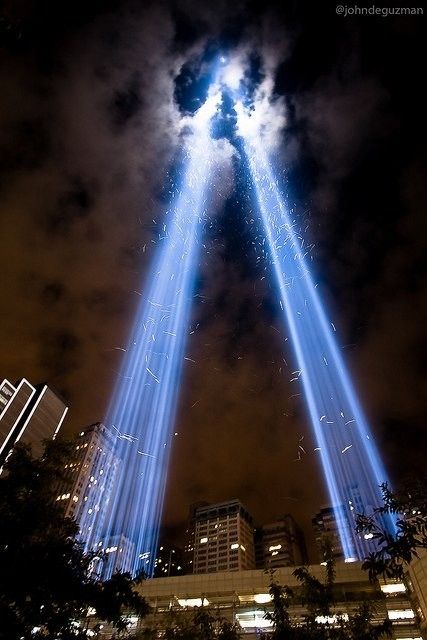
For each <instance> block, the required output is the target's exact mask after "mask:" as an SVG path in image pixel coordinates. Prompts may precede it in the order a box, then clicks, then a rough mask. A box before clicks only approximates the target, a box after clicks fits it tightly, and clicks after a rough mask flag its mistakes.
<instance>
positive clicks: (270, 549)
mask: <svg viewBox="0 0 427 640" xmlns="http://www.w3.org/2000/svg"><path fill="white" fill-rule="evenodd" d="M281 548H282V545H281V544H273V545H272V546H271V547H269V548H268V550H269V551H277V550H278V549H281Z"/></svg>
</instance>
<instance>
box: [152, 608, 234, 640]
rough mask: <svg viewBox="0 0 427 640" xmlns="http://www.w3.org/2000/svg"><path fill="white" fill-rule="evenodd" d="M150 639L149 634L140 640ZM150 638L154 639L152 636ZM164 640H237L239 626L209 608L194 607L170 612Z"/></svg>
mask: <svg viewBox="0 0 427 640" xmlns="http://www.w3.org/2000/svg"><path fill="white" fill-rule="evenodd" d="M144 637H146V638H150V637H151V636H150V635H149V632H148V633H147V635H146V636H144V635H141V639H142V638H144ZM152 637H156V636H155V635H153V636H152ZM163 637H164V640H239V638H240V632H239V626H238V625H236V624H234V623H232V622H229V621H228V620H226V619H225V618H223V617H222V616H219V615H217V614H215V612H214V611H212V610H211V609H210V608H209V607H195V608H194V610H193V612H192V613H191V615H190V616H189V615H188V614H187V612H185V611H180V612H176V611H174V612H172V613H171V616H170V620H169V624H168V625H167V627H166V629H165V632H164V636H163Z"/></svg>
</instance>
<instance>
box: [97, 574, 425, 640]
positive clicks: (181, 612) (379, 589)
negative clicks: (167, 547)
mask: <svg viewBox="0 0 427 640" xmlns="http://www.w3.org/2000/svg"><path fill="white" fill-rule="evenodd" d="M309 570H310V573H311V574H312V575H313V576H314V577H315V578H317V579H319V580H320V581H322V582H323V581H324V580H325V569H324V567H322V566H320V565H312V566H310V567H309ZM275 581H276V582H277V583H278V584H280V585H282V586H285V585H287V586H289V587H291V589H293V590H294V592H295V593H297V592H298V586H299V583H298V581H297V580H296V578H295V576H294V575H293V569H292V568H286V567H283V568H279V569H277V570H276V572H275ZM269 583H270V576H269V575H268V574H266V572H265V571H263V570H252V571H234V572H221V573H214V574H208V575H206V574H204V575H202V574H199V575H194V574H193V575H185V576H179V577H170V578H156V579H150V580H144V581H142V582H141V584H140V586H139V587H138V589H139V591H140V593H141V595H143V596H144V598H146V599H147V601H148V604H149V605H150V607H151V608H152V613H151V614H150V615H149V616H147V617H146V618H144V619H143V620H140V621H138V619H135V620H134V621H133V631H135V632H136V631H142V630H143V629H147V628H148V629H152V630H154V631H155V633H157V637H162V633H164V630H165V628H167V627H168V626H169V625H170V624H171V623H172V622H173V620H174V619H176V618H177V617H178V618H181V619H183V618H185V617H186V616H188V617H190V616H191V615H192V613H193V612H194V608H195V607H200V606H205V607H209V608H211V611H212V612H213V613H216V612H218V610H220V613H221V617H223V618H225V619H227V620H228V621H230V622H234V623H237V624H238V626H239V627H240V631H241V633H242V637H244V638H247V639H248V640H251V639H254V640H255V639H256V638H259V636H260V634H261V633H267V634H268V633H269V631H271V627H272V623H271V621H269V620H266V619H265V617H264V615H265V612H266V611H271V596H270V594H269ZM335 586H336V597H335V605H334V609H333V613H332V615H331V617H330V619H324V620H323V619H319V620H318V622H319V623H320V624H321V623H328V624H330V625H333V624H334V621H335V620H336V616H343V617H344V618H345V617H346V616H350V615H352V614H353V613H354V612H355V611H356V610H357V608H358V607H359V606H360V605H361V604H362V603H363V602H366V601H369V602H371V603H373V604H374V605H375V607H374V608H375V613H374V619H373V622H374V623H378V624H379V623H381V622H382V621H383V620H384V619H386V618H388V619H389V620H390V621H391V623H392V638H393V640H422V634H421V632H420V628H419V624H418V620H417V615H416V612H415V611H414V610H413V608H412V605H411V602H410V600H409V597H408V593H407V591H406V588H405V586H404V585H402V584H400V583H396V582H390V581H389V582H387V583H385V582H383V583H378V582H377V583H371V582H370V581H369V579H368V575H367V573H366V572H365V571H363V570H362V568H361V563H360V562H354V563H350V564H348V563H344V562H339V563H337V565H336V579H335ZM307 613H308V611H307V609H306V608H305V605H304V604H303V601H301V603H299V602H296V603H295V604H292V605H291V606H290V608H289V614H290V616H291V620H292V621H293V622H294V623H295V624H301V623H303V621H304V616H305V615H306V614H307ZM93 624H95V620H94V621H93ZM102 633H105V637H109V635H108V634H109V633H110V631H109V630H108V629H107V628H106V629H103V631H102ZM101 635H102V634H101Z"/></svg>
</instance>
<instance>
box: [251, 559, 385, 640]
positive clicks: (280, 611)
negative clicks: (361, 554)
mask: <svg viewBox="0 0 427 640" xmlns="http://www.w3.org/2000/svg"><path fill="white" fill-rule="evenodd" d="M293 575H294V576H295V577H296V578H297V580H298V582H299V584H300V586H299V587H297V588H295V589H291V588H290V587H286V586H285V587H282V586H280V585H278V584H277V583H276V582H275V581H274V574H272V578H271V583H270V588H269V593H270V596H271V607H272V609H271V610H268V609H266V612H265V615H264V617H265V618H266V619H267V620H270V621H271V622H272V623H273V631H272V634H269V635H264V636H263V637H262V638H263V640H380V639H382V638H387V637H390V636H391V623H390V621H389V620H388V619H385V620H384V621H383V622H382V623H379V624H378V623H377V624H374V622H373V619H374V616H375V614H376V606H375V604H374V603H372V602H367V601H364V602H362V603H361V604H360V605H359V606H358V607H357V608H356V610H355V612H354V613H352V614H350V615H344V613H337V612H336V603H335V597H334V584H335V562H334V561H333V560H332V559H331V558H329V559H328V560H327V564H326V568H325V579H324V581H321V580H319V579H318V578H316V577H315V576H313V575H312V574H311V573H310V571H309V570H308V568H307V567H298V568H297V569H295V571H294V572H293ZM292 605H303V606H304V607H305V609H306V613H305V615H304V619H303V621H302V623H301V622H299V623H297V622H296V621H294V620H292V618H291V616H290V613H289V608H290V607H291V606H292Z"/></svg>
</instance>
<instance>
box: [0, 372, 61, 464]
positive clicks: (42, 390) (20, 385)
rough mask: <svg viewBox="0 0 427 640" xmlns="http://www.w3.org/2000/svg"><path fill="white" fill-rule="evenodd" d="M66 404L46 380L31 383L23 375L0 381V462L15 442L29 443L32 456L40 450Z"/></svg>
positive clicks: (58, 424) (55, 429)
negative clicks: (45, 382) (12, 379)
mask: <svg viewBox="0 0 427 640" xmlns="http://www.w3.org/2000/svg"><path fill="white" fill-rule="evenodd" d="M67 411H68V406H67V405H66V404H65V402H64V400H63V399H62V398H61V397H60V396H59V395H58V394H57V393H56V392H55V391H53V390H52V389H50V388H49V387H48V386H47V385H46V384H38V385H32V384H31V383H30V382H29V381H28V380H26V379H25V378H22V380H19V381H18V382H17V383H15V384H12V383H11V382H10V381H9V380H3V382H2V383H1V385H0V466H1V465H3V464H4V462H5V460H6V459H7V457H8V455H9V454H10V452H11V451H12V449H13V446H14V445H15V443H16V442H19V441H20V442H23V443H24V444H29V445H31V449H32V453H33V455H34V456H36V457H37V456H40V455H41V453H42V451H43V440H47V439H49V438H54V437H55V436H56V434H57V433H58V431H59V429H60V428H61V425H62V423H63V421H64V418H65V416H66V414H67Z"/></svg>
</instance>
